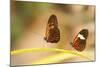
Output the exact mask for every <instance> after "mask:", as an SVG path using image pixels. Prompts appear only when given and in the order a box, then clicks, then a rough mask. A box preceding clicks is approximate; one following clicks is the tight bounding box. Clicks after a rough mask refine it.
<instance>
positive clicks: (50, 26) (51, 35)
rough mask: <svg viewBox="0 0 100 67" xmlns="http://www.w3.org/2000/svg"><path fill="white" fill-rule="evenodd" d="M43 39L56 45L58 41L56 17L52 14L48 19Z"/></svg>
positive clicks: (58, 33)
mask: <svg viewBox="0 0 100 67" xmlns="http://www.w3.org/2000/svg"><path fill="white" fill-rule="evenodd" d="M44 39H45V40H46V41H47V42H49V43H57V42H59V40H60V30H59V28H58V20H57V16H56V15H54V14H52V15H51V16H50V17H49V20H48V23H47V27H46V33H45V37H44Z"/></svg>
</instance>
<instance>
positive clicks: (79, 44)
mask: <svg viewBox="0 0 100 67" xmlns="http://www.w3.org/2000/svg"><path fill="white" fill-rule="evenodd" d="M87 37H88V29H82V30H81V31H80V32H79V33H78V34H77V35H76V37H75V38H74V40H73V42H72V43H71V45H72V46H73V47H74V48H75V49H76V50H77V51H83V50H84V49H85V47H86V41H87Z"/></svg>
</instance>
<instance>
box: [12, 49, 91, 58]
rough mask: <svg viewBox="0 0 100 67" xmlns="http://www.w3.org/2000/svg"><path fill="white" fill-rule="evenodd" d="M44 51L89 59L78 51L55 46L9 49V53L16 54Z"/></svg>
mask: <svg viewBox="0 0 100 67" xmlns="http://www.w3.org/2000/svg"><path fill="white" fill-rule="evenodd" d="M44 51H53V52H62V53H67V54H73V55H76V56H80V57H82V58H85V59H88V60H91V59H90V58H88V57H86V56H84V55H82V54H80V53H78V52H73V51H70V50H64V49H57V48H31V49H21V50H15V51H11V55H17V54H23V53H27V52H32V53H33V52H44Z"/></svg>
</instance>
